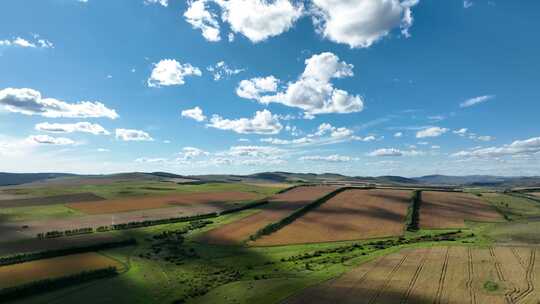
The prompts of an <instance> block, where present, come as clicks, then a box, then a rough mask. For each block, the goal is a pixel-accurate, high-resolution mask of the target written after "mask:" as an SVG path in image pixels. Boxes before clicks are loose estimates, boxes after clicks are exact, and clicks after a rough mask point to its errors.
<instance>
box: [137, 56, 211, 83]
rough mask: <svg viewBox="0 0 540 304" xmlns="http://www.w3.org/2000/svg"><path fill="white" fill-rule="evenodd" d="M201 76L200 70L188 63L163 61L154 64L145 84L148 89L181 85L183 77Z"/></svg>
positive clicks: (170, 60) (172, 60)
mask: <svg viewBox="0 0 540 304" xmlns="http://www.w3.org/2000/svg"><path fill="white" fill-rule="evenodd" d="M201 75H202V72H201V70H200V69H199V68H197V67H194V66H192V65H191V64H189V63H185V64H182V63H180V62H178V61H176V60H174V59H163V60H160V61H159V62H158V63H156V64H154V69H153V70H152V74H151V75H150V78H148V81H147V83H148V86H149V87H162V86H173V85H183V84H184V83H185V81H184V77H186V76H201Z"/></svg>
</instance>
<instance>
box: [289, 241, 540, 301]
mask: <svg viewBox="0 0 540 304" xmlns="http://www.w3.org/2000/svg"><path fill="white" fill-rule="evenodd" d="M539 260H540V257H539V256H538V254H537V249H534V248H533V249H531V248H513V247H494V248H486V249H472V248H467V247H434V248H425V249H414V250H411V249H408V250H402V251H400V252H399V253H395V254H391V255H388V256H384V257H381V258H379V259H376V260H373V261H371V262H369V263H365V264H363V265H362V266H360V267H357V268H355V269H354V270H352V271H350V272H348V273H346V274H345V275H343V276H341V277H339V278H337V279H334V280H331V281H329V282H327V283H324V284H321V285H318V286H316V287H313V288H309V289H307V290H305V291H303V292H301V293H299V294H297V295H295V296H293V297H291V298H290V299H288V300H287V301H286V302H285V303H288V304H296V303H332V302H333V303H517V302H523V303H536V302H534V301H536V300H535V299H538V294H537V293H536V290H537V289H538V288H540V280H538V278H536V279H535V276H533V275H532V274H533V273H536V274H537V273H540V261H539Z"/></svg>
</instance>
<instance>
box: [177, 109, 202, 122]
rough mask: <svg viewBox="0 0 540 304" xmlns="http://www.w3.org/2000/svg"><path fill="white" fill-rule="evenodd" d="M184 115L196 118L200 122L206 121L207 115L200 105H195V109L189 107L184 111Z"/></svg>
mask: <svg viewBox="0 0 540 304" xmlns="http://www.w3.org/2000/svg"><path fill="white" fill-rule="evenodd" d="M181 115H182V117H187V118H191V119H194V120H196V121H198V122H201V121H205V120H206V116H204V114H203V110H202V109H201V108H199V107H195V108H193V109H187V110H183V111H182V114H181Z"/></svg>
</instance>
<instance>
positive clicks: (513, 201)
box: [482, 193, 540, 221]
mask: <svg viewBox="0 0 540 304" xmlns="http://www.w3.org/2000/svg"><path fill="white" fill-rule="evenodd" d="M482 198H484V199H485V200H487V201H488V202H490V203H491V204H492V205H493V206H494V207H496V208H497V210H499V212H501V213H502V214H503V215H504V216H505V218H506V219H508V220H511V221H513V220H520V219H526V218H530V217H540V203H538V202H536V201H533V200H530V199H527V198H525V197H516V196H512V195H508V194H501V193H484V194H483V195H482Z"/></svg>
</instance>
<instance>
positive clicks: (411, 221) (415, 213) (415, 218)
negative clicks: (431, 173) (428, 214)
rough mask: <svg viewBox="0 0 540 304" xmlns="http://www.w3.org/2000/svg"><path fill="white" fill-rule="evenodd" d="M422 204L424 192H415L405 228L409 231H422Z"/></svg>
mask: <svg viewBox="0 0 540 304" xmlns="http://www.w3.org/2000/svg"><path fill="white" fill-rule="evenodd" d="M421 202H422V191H421V190H415V191H413V194H412V197H411V204H410V205H409V209H408V210H407V217H406V219H405V227H406V229H407V231H418V229H420V227H419V225H420V204H421Z"/></svg>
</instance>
